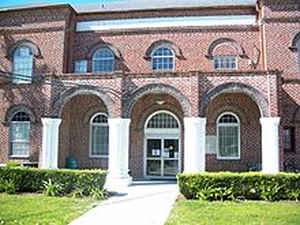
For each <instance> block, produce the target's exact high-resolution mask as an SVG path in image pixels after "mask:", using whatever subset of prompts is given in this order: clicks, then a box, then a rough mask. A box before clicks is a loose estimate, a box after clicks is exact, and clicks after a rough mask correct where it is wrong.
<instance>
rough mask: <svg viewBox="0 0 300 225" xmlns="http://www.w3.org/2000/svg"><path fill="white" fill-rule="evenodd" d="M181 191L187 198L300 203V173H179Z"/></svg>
mask: <svg viewBox="0 0 300 225" xmlns="http://www.w3.org/2000/svg"><path fill="white" fill-rule="evenodd" d="M177 178H178V183H179V188H180V192H181V193H182V194H183V195H184V196H185V197H186V198H187V199H202V200H229V199H231V200H233V199H251V200H268V201H276V200H285V199H289V200H297V199H299V193H300V174H292V173H278V174H274V175H271V174H262V173H258V172H249V173H230V172H219V173H198V174H178V175H177Z"/></svg>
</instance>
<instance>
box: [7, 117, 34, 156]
mask: <svg viewBox="0 0 300 225" xmlns="http://www.w3.org/2000/svg"><path fill="white" fill-rule="evenodd" d="M17 113H18V112H16V113H15V114H17ZM15 114H14V115H15ZM13 117H14V116H13ZM13 117H12V118H13ZM13 123H29V140H28V142H25V141H12V136H11V124H13ZM30 125H31V122H30V121H10V125H9V157H10V158H29V156H30V147H31V146H30V143H31V138H30V136H31V126H30ZM18 142H19V143H28V144H29V149H28V154H27V155H13V154H12V143H18Z"/></svg>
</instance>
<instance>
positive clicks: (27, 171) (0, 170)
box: [0, 167, 107, 195]
mask: <svg viewBox="0 0 300 225" xmlns="http://www.w3.org/2000/svg"><path fill="white" fill-rule="evenodd" d="M106 174H107V172H106V171H104V170H68V169H59V170H46V169H38V168H28V167H0V185H1V184H2V185H3V184H4V185H5V183H7V182H10V183H13V184H14V186H15V189H16V192H42V191H43V190H44V185H43V184H44V182H45V181H46V182H47V181H49V179H50V180H52V181H53V182H54V183H55V184H59V185H61V187H62V192H63V193H64V194H68V193H71V192H72V191H74V190H81V191H82V192H84V193H86V194H87V195H88V194H89V193H90V192H91V191H92V190H95V189H103V186H104V183H105V179H106Z"/></svg>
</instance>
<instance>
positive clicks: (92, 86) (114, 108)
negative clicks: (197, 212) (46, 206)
mask: <svg viewBox="0 0 300 225" xmlns="http://www.w3.org/2000/svg"><path fill="white" fill-rule="evenodd" d="M219 15H222V16H224V15H226V16H230V15H233V16H238V15H252V16H255V15H256V16H257V20H258V22H257V24H253V25H234V26H202V27H201V26H200V27H196V26H195V27H177V28H174V27H163V28H151V27H150V28H147V29H127V30H125V29H116V30H98V31H91V32H76V31H75V29H76V23H77V22H85V21H95V20H101V21H102V20H113V19H125V18H126V19H128V18H136V19H137V18H151V17H178V16H180V17H184V16H219ZM299 18H300V8H299V1H297V0H260V1H258V6H257V7H254V6H249V7H238V6H236V7H227V8H226V7H221V8H219V7H214V8H209V7H208V8H201V7H194V8H190V9H164V10H150V11H148V10H141V11H128V12H126V11H122V12H109V13H106V12H101V13H97V12H95V13H77V12H75V11H74V9H73V8H72V7H71V6H68V5H61V6H49V7H37V8H27V9H16V10H8V11H0V74H3V75H5V76H7V79H8V80H9V78H10V77H11V76H12V73H11V72H12V58H11V56H12V54H13V52H14V49H15V48H16V47H17V46H20V45H23V44H26V45H30V47H31V48H32V49H33V53H34V55H35V57H34V62H33V78H34V79H33V81H34V82H33V83H32V84H22V85H16V84H12V83H11V81H9V82H6V83H4V82H3V83H1V81H2V80H0V104H1V108H0V120H1V122H2V123H0V163H3V162H6V161H7V160H10V159H12V158H11V157H10V156H9V152H10V140H9V126H8V125H9V121H10V119H11V117H12V115H13V114H14V113H15V112H16V111H17V110H19V109H21V110H24V111H26V112H27V113H28V114H29V115H30V117H31V120H32V124H31V131H30V135H31V136H30V157H29V158H21V159H18V160H20V161H35V162H38V161H39V162H40V161H41V155H42V154H41V151H42V149H41V143H42V124H41V118H43V117H54V118H61V119H62V123H61V126H60V135H59V166H60V167H65V166H66V159H67V157H69V156H75V157H76V158H77V159H78V164H79V166H80V167H81V168H107V166H108V159H107V158H91V157H89V144H90V141H89V120H90V118H91V116H92V115H94V114H95V113H97V112H104V113H106V114H107V115H108V117H109V118H130V119H131V125H130V134H129V135H130V148H129V168H130V171H131V174H132V175H133V177H143V175H144V144H145V143H144V137H145V136H144V124H145V121H146V119H147V118H148V116H149V115H151V114H152V113H154V112H155V111H157V110H168V111H170V112H172V113H174V114H175V115H176V116H177V117H178V118H179V120H180V123H181V125H182V126H181V137H180V146H181V155H180V156H181V164H182V167H181V168H182V169H183V168H184V164H183V162H184V161H183V158H184V151H185V149H184V137H183V136H184V131H185V130H184V124H183V121H184V118H185V117H206V118H207V125H206V134H207V135H208V136H216V118H217V117H218V116H219V115H220V114H221V113H223V112H227V111H229V112H233V113H235V114H236V115H238V117H239V119H240V121H241V159H240V160H218V159H217V156H216V152H213V151H212V152H209V153H208V154H206V168H207V170H209V171H219V170H232V171H245V170H247V169H248V168H249V166H251V165H252V164H254V163H261V161H262V160H261V157H262V156H261V148H262V145H261V143H262V140H261V125H260V123H259V119H260V117H280V129H279V132H280V138H279V148H280V168H281V170H283V169H284V165H285V162H286V161H288V160H289V161H293V163H294V165H295V166H298V167H300V160H299V159H300V138H299V137H300V123H299V121H300V115H299V111H300V110H299V107H300V97H299V96H300V94H299V93H300V92H299V90H300V85H299V84H300V79H299V77H300V76H299V75H300V59H299V54H298V51H299V49H298V48H297V46H296V43H297V42H298V41H299V37H300V36H299V33H300V19H299ZM159 45H165V46H168V47H170V48H172V49H173V50H174V53H175V55H176V57H175V59H174V61H175V62H174V70H173V71H167V72H161V71H153V70H152V65H151V60H149V59H150V55H151V52H152V50H153V49H155V48H156V47H158V46H159ZM101 46H108V47H109V48H110V49H111V50H112V51H113V52H114V54H115V56H116V58H117V59H116V64H117V65H116V68H117V69H116V71H113V72H112V73H109V74H104V73H103V74H102V73H97V74H95V73H93V72H92V59H91V55H92V53H93V51H94V50H96V49H97V48H98V47H101ZM214 55H238V56H239V57H237V69H235V70H228V71H216V70H215V69H214V63H213V61H212V59H213V56H214ZM76 60H87V62H88V63H87V64H88V65H87V71H88V72H87V73H83V74H74V73H73V71H74V64H75V61H76ZM1 71H3V72H1ZM41 78H42V79H41ZM285 127H292V128H295V129H294V130H295V134H294V135H295V143H294V144H295V145H294V146H295V150H294V152H284V150H283V143H284V142H283V141H284V129H285ZM186 133H187V132H186Z"/></svg>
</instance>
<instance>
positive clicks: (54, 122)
mask: <svg viewBox="0 0 300 225" xmlns="http://www.w3.org/2000/svg"><path fill="white" fill-rule="evenodd" d="M60 123H61V119H58V118H42V124H43V143H42V165H41V167H42V168H44V169H57V164H58V134H59V125H60Z"/></svg>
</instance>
